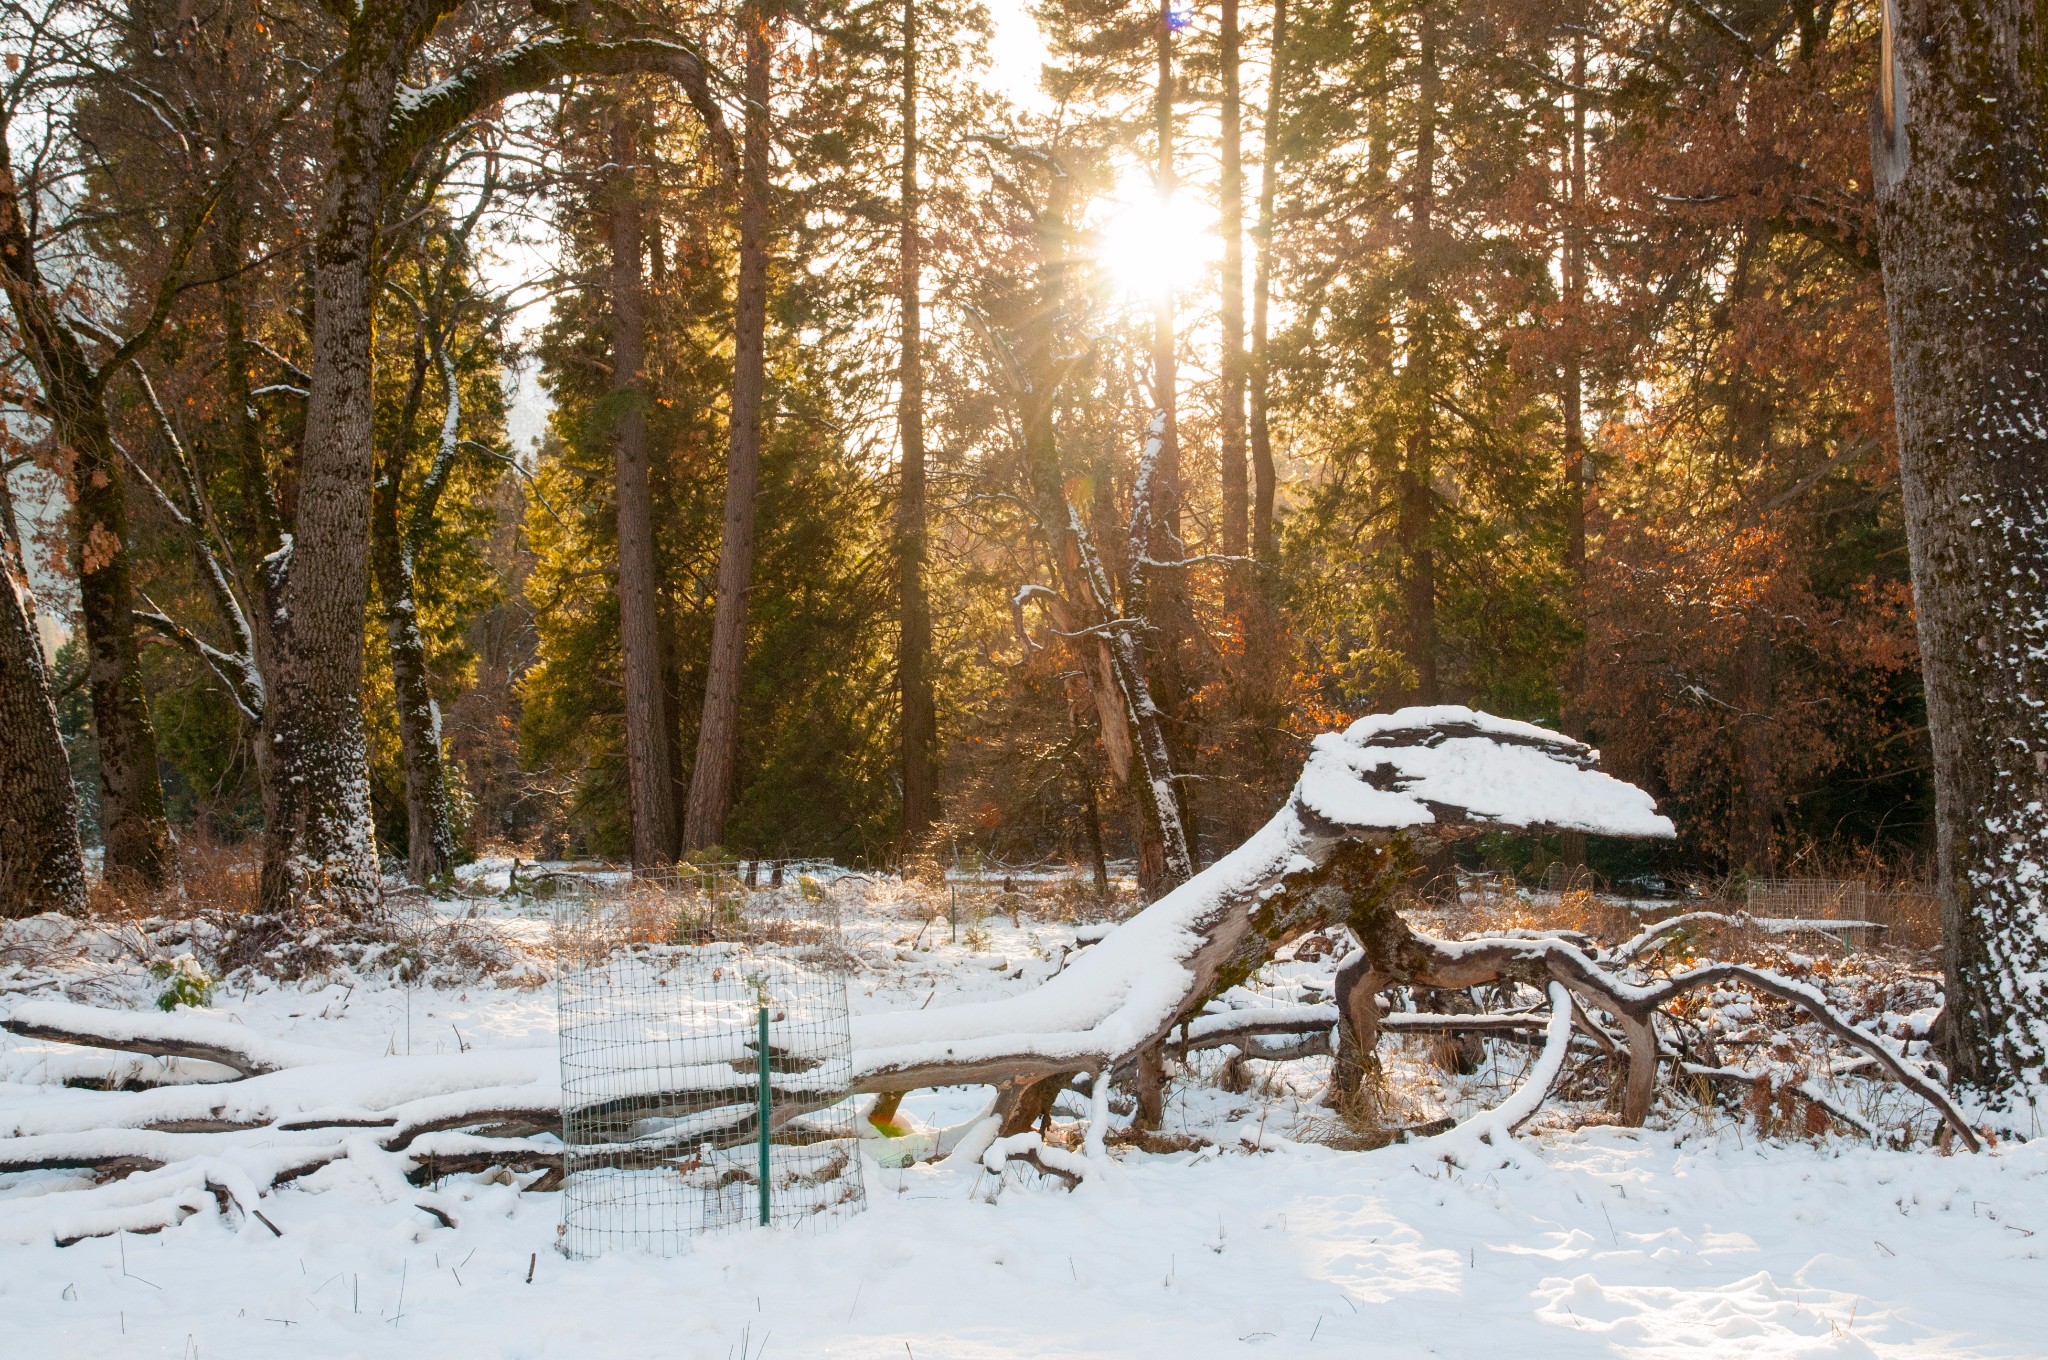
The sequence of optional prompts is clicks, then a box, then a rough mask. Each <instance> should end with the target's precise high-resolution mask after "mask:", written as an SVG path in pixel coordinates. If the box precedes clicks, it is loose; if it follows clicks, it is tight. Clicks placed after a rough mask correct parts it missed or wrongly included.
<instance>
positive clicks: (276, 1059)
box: [0, 1001, 359, 1077]
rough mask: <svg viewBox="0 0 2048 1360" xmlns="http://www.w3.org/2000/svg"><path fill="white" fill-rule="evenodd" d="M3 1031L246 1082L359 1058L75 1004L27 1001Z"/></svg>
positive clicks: (171, 1017) (183, 1017) (215, 1023)
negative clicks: (217, 1071)
mask: <svg viewBox="0 0 2048 1360" xmlns="http://www.w3.org/2000/svg"><path fill="white" fill-rule="evenodd" d="M0 1029H5V1030H7V1031H8V1032H9V1033H11V1034H18V1035H20V1036H21V1037H22V1038H24V1039H49V1040H54V1041H55V1042H57V1043H63V1044H86V1045H90V1046H92V1047H95V1048H113V1049H120V1050H122V1051H124V1052H128V1053H140V1054H142V1055H144V1056H145V1057H151V1058H195V1059H198V1060H199V1061H201V1062H210V1063H218V1064H219V1065H220V1066H222V1067H226V1068H229V1069H231V1070H232V1071H235V1072H238V1073H240V1074H241V1075H242V1076H245V1077H260V1076H263V1075H264V1074H266V1073H269V1072H281V1071H283V1070H284V1069H285V1068H287V1067H312V1066H317V1065H319V1064H321V1063H336V1062H349V1061H351V1060H353V1059H355V1058H357V1057H358V1056H359V1055H357V1054H354V1053H350V1052H347V1051H346V1050H343V1049H335V1048H321V1047H316V1046H314V1045H311V1044H294V1043H288V1042H286V1041H284V1040H282V1039H273V1038H270V1037H269V1036H267V1035H263V1034H257V1033H254V1032H252V1031H251V1030H249V1029H248V1028H247V1027H246V1026H242V1025H236V1024H230V1023H229V1022H227V1021H225V1020H215V1019H212V1018H211V1017H209V1016H204V1015H195V1014H192V1013H189V1012H178V1013H174V1014H164V1013H163V1012H160V1011H159V1012H154V1013H152V1012H147V1011H110V1010H102V1009H101V1008H99V1007H97V1006H81V1005H78V1004H77V1003H75V1002H70V1001H30V1002H26V1003H24V1004H23V1005H21V1006H18V1007H16V1008H15V1011H14V1014H12V1015H10V1016H9V1017H7V1019H5V1020H0Z"/></svg>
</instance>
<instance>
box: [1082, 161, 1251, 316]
mask: <svg viewBox="0 0 2048 1360" xmlns="http://www.w3.org/2000/svg"><path fill="white" fill-rule="evenodd" d="M1205 206H1206V205H1202V204H1199V203H1197V202H1195V201H1193V200H1191V199H1188V198H1185V197H1182V196H1179V195H1175V196H1173V197H1171V198H1162V197H1160V196H1159V195H1158V194H1157V193H1156V192H1154V191H1153V189H1152V186H1151V185H1149V184H1144V185H1141V186H1136V187H1135V189H1134V191H1133V192H1131V193H1128V194H1119V195H1118V196H1117V198H1116V199H1115V200H1114V201H1113V202H1112V204H1111V205H1110V208H1109V212H1108V214H1107V215H1106V216H1105V217H1104V218H1103V220H1102V222H1101V224H1100V225H1099V226H1098V227H1097V228H1096V232H1095V260H1096V263H1097V264H1098V265H1100V266H1101V268H1102V272H1103V274H1104V275H1105V276H1106V277H1107V278H1108V279H1109V281H1110V283H1111V284H1112V285H1114V286H1115V288H1116V289H1117V290H1118V291H1119V292H1121V293H1123V294H1125V295H1126V296H1128V297H1130V298H1132V299H1134V300H1140V301H1145V302H1157V301H1160V300H1162V299H1165V298H1168V297H1170V296H1172V294H1173V293H1175V292H1177V291H1179V290H1180V289H1183V288H1188V287H1192V286H1194V285H1196V284H1197V283H1199V282H1200V281H1201V279H1202V276H1203V275H1204V274H1205V273H1206V272H1207V271H1208V269H1209V268H1210V266H1211V265H1212V264H1213V263H1214V262H1215V260H1216V258H1217V257H1218V255H1219V254H1220V253H1221V251H1222V242H1221V241H1219V240H1218V239H1217V236H1216V231H1215V226H1216V224H1215V222H1214V221H1213V220H1212V219H1213V215H1214V214H1213V210H1210V211H1206V212H1205Z"/></svg>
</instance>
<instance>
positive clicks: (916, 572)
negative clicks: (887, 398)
mask: <svg viewBox="0 0 2048 1360" xmlns="http://www.w3.org/2000/svg"><path fill="white" fill-rule="evenodd" d="M917 17H918V16H917V0H903V114H902V116H903V163H902V187H901V190H900V197H901V208H900V211H901V213H902V217H903V221H902V238H901V239H902V244H901V247H900V254H901V260H900V264H901V272H900V281H899V284H898V295H899V305H900V307H901V308H902V322H903V334H902V340H901V351H900V362H899V368H898V375H897V376H898V387H899V388H900V391H901V395H900V398H899V401H900V405H899V407H898V415H897V428H898V430H899V432H900V442H901V444H902V452H901V456H902V473H901V476H902V482H901V485H900V487H899V489H898V492H897V502H896V571H897V611H898V635H897V644H896V687H897V695H898V703H899V713H900V717H899V722H900V725H901V729H902V730H901V732H900V734H899V735H900V740H901V742H902V747H903V750H902V776H903V824H902V838H901V846H902V849H904V850H905V851H910V850H914V849H916V848H917V846H918V844H919V843H920V842H921V841H922V840H923V839H924V837H925V836H926V834H927V833H928V832H929V831H930V830H931V825H932V823H933V821H934V820H936V819H937V817H938V789H937V785H938V771H937V768H936V756H935V752H936V750H937V747H938V716H937V707H936V701H935V699H934V696H933V693H932V679H931V647H932V618H931V604H930V601H929V600H928V599H927V598H926V595H925V586H924V567H925V550H926V542H925V446H924V353H923V348H924V317H923V302H922V299H921V298H920V296H919V290H920V289H921V287H922V286H923V282H924V276H923V269H922V267H921V266H922V262H921V259H920V245H921V242H920V239H919V235H920V224H919V220H918V188H917V162H918V151H919V147H918V133H917V50H918V28H917Z"/></svg>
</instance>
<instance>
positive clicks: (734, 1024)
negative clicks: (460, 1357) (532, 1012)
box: [553, 870, 866, 1257]
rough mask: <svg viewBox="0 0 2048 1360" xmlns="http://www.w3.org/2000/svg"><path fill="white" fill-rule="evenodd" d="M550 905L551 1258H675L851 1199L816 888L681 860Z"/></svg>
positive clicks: (838, 1033)
mask: <svg viewBox="0 0 2048 1360" xmlns="http://www.w3.org/2000/svg"><path fill="white" fill-rule="evenodd" d="M553 905H554V937H555V949H556V958H557V973H556V976H557V979H558V982H557V985H558V988H559V993H558V995H559V1002H558V1004H559V1011H560V1026H561V1052H562V1058H561V1061H562V1141H563V1145H564V1146H563V1171H564V1179H563V1184H562V1241H561V1246H562V1249H563V1250H564V1251H566V1252H567V1253H568V1254H569V1255H570V1256H574V1257H588V1256H595V1255H599V1254H601V1253H603V1252H606V1251H612V1250H618V1249H622V1248H624V1249H632V1250H637V1251H643V1252H651V1253H654V1254H658V1255H675V1254H678V1253H680V1252H683V1251H686V1250H687V1249H688V1244H689V1240H690V1239H691V1238H692V1237H695V1236H697V1235H699V1234H702V1233H707V1232H717V1231H720V1230H724V1229H729V1228H738V1227H742V1226H746V1225H750V1224H784V1225H797V1224H806V1225H810V1224H817V1223H820V1222H822V1221H826V1220H830V1219H835V1218H838V1217H841V1216H843V1215H846V1214H850V1213H853V1212H857V1211H858V1210H859V1209H860V1208H862V1207H863V1206H864V1205H865V1202H866V1196H865V1191H864V1188H863V1186H862V1182H861V1161H860V1152H859V1141H858V1134H857V1124H856V1119H855V1116H854V1110H853V1106H852V1104H851V1102H850V1101H849V1100H848V1099H847V1088H848V1085H849V1083H850V1081H851V1078H852V1045H851V1042H850V1039H849V1034H848V1028H847V997H846V987H847V974H848V964H849V962H850V959H849V956H848V954H847V952H846V950H845V948H844V945H843V943H842V941H841V932H840V922H839V918H838V914H837V912H836V910H835V909H834V908H833V905H832V903H831V901H830V895H829V893H827V892H826V891H824V890H823V889H822V887H820V886H819V885H817V884H815V883H802V882H799V883H791V884H785V885H784V886H783V887H780V888H773V889H767V890H763V889H761V888H759V887H757V888H756V889H755V890H752V891H749V890H748V888H747V886H746V884H745V881H744V877H743V876H740V875H734V874H730V873H726V874H720V873H698V872H696V871H694V870H685V871H684V872H682V873H680V874H665V875H662V876H659V877H652V878H650V877H640V878H636V879H632V880H630V881H627V882H625V883H620V884H592V883H588V882H585V883H573V882H572V883H564V884H562V885H561V886H560V888H559V889H558V891H557V893H556V896H555V898H554V904H553Z"/></svg>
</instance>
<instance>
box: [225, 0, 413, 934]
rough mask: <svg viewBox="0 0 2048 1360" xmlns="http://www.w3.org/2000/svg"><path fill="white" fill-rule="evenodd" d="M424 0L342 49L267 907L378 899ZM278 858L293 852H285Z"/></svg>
mask: <svg viewBox="0 0 2048 1360" xmlns="http://www.w3.org/2000/svg"><path fill="white" fill-rule="evenodd" d="M411 9H412V7H411V6H402V5H392V6H390V7H389V8H388V9H387V10H385V11H384V12H383V13H382V14H381V15H378V14H376V13H375V12H374V11H366V12H365V16H364V18H363V19H362V20H360V21H358V23H357V24H356V26H355V31H354V32H352V33H351V34H350V38H349V46H348V49H347V51H346V52H345V54H344V55H343V57H342V58H341V61H340V69H339V71H338V76H339V79H338V82H337V84H338V92H337V94H336V97H335V102H334V111H333V117H332V133H331V138H332V144H333V152H332V156H333V160H332V163H331V165H330V167H329V170H328V174H327V185H326V191H325V194H324V196H323V198H322V201H321V204H320V212H319V217H318V220H317V225H316V227H315V231H314V238H313V250H312V254H313V261H312V291H313V344H312V375H313V380H312V384H311V390H310V392H309V393H308V395H307V398H306V435H305V443H304V446H303V449H302V451H301V453H300V458H299V478H298V506H297V514H296V515H295V517H294V521H293V528H294V532H293V535H292V541H291V547H290V549H289V561H288V563H287V564H286V565H285V569H284V579H283V583H282V585H283V588H282V590H281V591H280V595H281V601H280V607H279V608H278V609H277V611H276V613H275V617H274V624H273V626H274V629H275V634H276V636H275V638H274V642H275V644H276V650H277V661H278V665H277V672H278V685H277V692H276V693H275V694H273V695H272V696H271V704H272V706H273V707H275V708H276V709H277V713H276V730H275V732H274V734H273V746H272V754H273V757H274V758H275V759H276V761H277V762H278V765H279V767H280V768H279V769H278V770H277V772H276V774H277V777H278V778H279V779H281V780H284V781H286V783H287V784H288V785H289V787H290V789H291V794H290V797H289V799H288V802H289V804H290V806H289V807H287V808H285V809H283V811H284V813H285V817H286V821H285V824H284V825H283V826H280V827H276V828H269V829H267V830H268V834H266V836H265V845H264V851H265V865H264V903H263V905H264V907H265V909H267V910H276V909H279V908H282V907H284V906H286V905H288V904H289V902H290V900H291V899H293V898H304V897H311V898H315V899H318V900H321V901H324V902H327V903H330V904H332V905H334V906H338V907H342V908H345V909H352V910H360V909H363V908H366V907H369V906H371V905H373V904H374V903H376V901H377V900H378V882H377V837H376V827H375V824H374V822H373V821H372V819H371V814H370V778H369V743H368V739H367V735H366V733H365V731H364V726H363V707H362V684H363V631H362V630H363V606H364V602H365V600H366V599H367V598H368V595H369V534H368V533H367V532H366V530H367V528H368V525H369V518H370V489H371V482H372V479H373V467H372V453H371V449H372V443H371V433H372V419H371V416H372V401H373V396H374V393H373V388H372V384H373V379H374V376H375V375H374V365H373V361H372V349H373V339H374V336H373V317H374V308H373V305H372V304H373V297H372V294H373V292H374V288H373V283H372V279H373V273H374V269H375V262H376V251H377V236H378V223H379V219H380V217H381V215H382V212H383V206H384V192H383V181H382V174H383V161H384V152H385V143H386V139H387V133H388V130H389V123H390V117H391V109H392V105H393V101H394V99H395V97H396V94H397V89H398V78H399V75H400V72H401V71H402V70H403V68H404V64H405V60H406V57H407V56H408V54H409V52H410V50H411V49H410V46H409V38H410V30H411V27H412V24H413V21H414V20H415V19H416V18H417V16H415V15H413V14H411V13H410V10H411ZM272 856H277V857H279V858H280V860H281V862H280V863H276V864H273V863H272V858H271V857H272Z"/></svg>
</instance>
